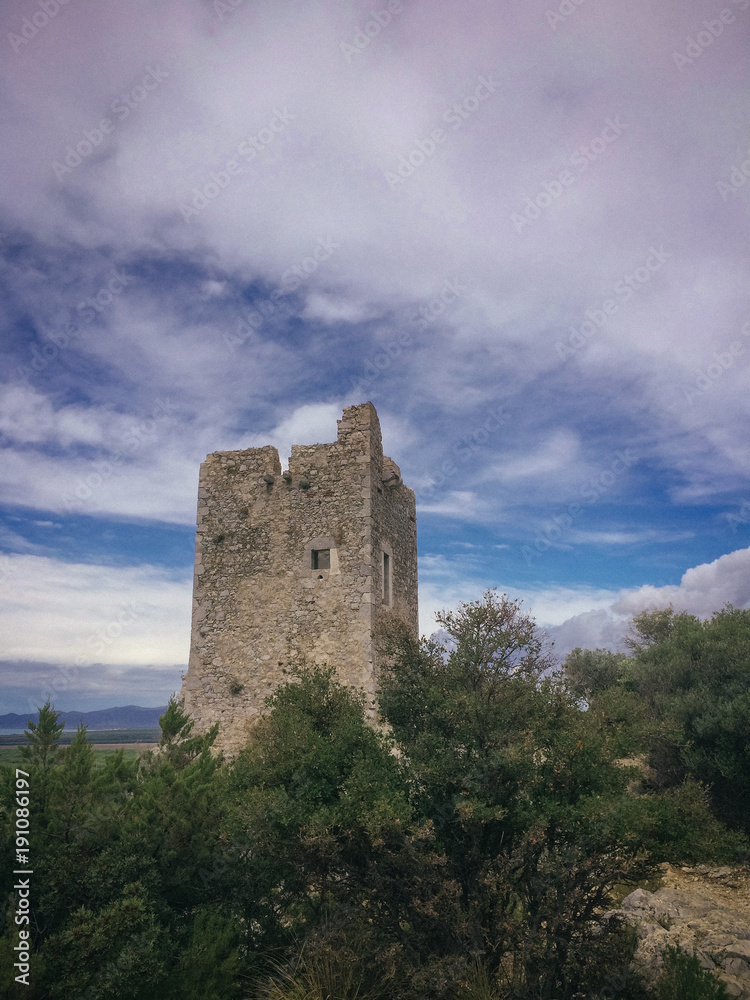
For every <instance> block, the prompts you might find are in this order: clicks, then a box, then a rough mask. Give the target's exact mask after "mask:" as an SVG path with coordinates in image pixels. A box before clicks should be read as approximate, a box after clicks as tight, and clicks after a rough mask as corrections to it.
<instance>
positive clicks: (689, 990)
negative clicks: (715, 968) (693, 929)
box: [655, 947, 730, 1000]
mask: <svg viewBox="0 0 750 1000" xmlns="http://www.w3.org/2000/svg"><path fill="white" fill-rule="evenodd" d="M655 994H656V997H657V1000H730V998H729V993H728V992H727V988H726V986H725V985H724V983H722V982H721V980H719V979H717V978H716V977H715V976H714V975H712V973H710V972H708V970H707V969H703V968H701V963H700V962H699V961H698V959H697V958H696V956H695V955H688V954H686V953H685V952H684V951H683V950H682V949H681V948H679V947H676V948H674V947H670V948H668V949H667V950H666V951H665V952H664V970H663V972H662V974H661V976H660V977H659V980H658V982H657V984H656V990H655Z"/></svg>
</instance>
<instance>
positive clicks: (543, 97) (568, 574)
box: [0, 0, 750, 713]
mask: <svg viewBox="0 0 750 1000" xmlns="http://www.w3.org/2000/svg"><path fill="white" fill-rule="evenodd" d="M48 6H50V5H48ZM52 6H54V4H53V5H52ZM636 6H637V13H636V12H634V10H633V8H632V7H628V8H627V9H621V8H620V7H618V6H617V5H616V4H615V3H614V0H585V2H584V3H582V4H580V5H577V6H574V5H571V4H566V3H565V2H563V3H562V4H558V3H555V2H549V0H532V2H529V3H524V4H523V5H519V4H515V3H513V4H511V3H505V2H500V3H498V2H492V3H490V2H483V0H468V2H467V3H465V4H461V5H455V4H449V3H448V2H447V0H431V2H430V3H427V2H407V0H402V2H399V0H391V3H390V5H389V4H388V2H384V3H372V2H370V3H359V2H351V0H350V2H334V0H330V2H324V3H313V2H306V0H281V2H274V3H271V2H270V0H265V2H264V0H240V2H239V3H237V4H236V6H231V5H227V4H223V3H220V2H217V3H214V2H213V0H185V2H184V3H181V4H179V5H177V4H172V3H168V2H166V0H154V2H149V3H140V4H132V3H125V2H124V0H112V2H111V3H108V4H107V5H101V4H99V3H95V2H93V0H76V2H71V3H69V4H66V5H63V6H61V7H60V8H59V9H58V10H57V12H56V13H54V14H53V15H52V16H49V14H45V13H44V11H43V10H42V8H41V7H40V5H39V4H38V3H36V2H34V0H29V2H26V0H25V2H24V3H23V4H22V5H21V6H17V7H16V6H14V7H13V9H12V10H8V11H3V12H2V14H0V21H2V29H3V30H2V32H1V33H0V42H2V44H3V45H4V46H5V58H4V60H3V64H4V69H3V75H2V98H3V107H4V112H3V121H2V125H1V126H0V127H1V128H2V130H3V133H4V135H3V145H2V148H3V154H2V171H3V177H4V184H3V186H2V191H1V192H0V280H1V281H2V287H3V295H2V300H1V301H0V324H1V327H2V338H1V341H0V364H1V365H2V368H1V374H0V449H2V451H1V454H0V458H1V460H2V469H3V473H2V477H0V553H1V554H0V587H2V589H3V592H4V596H3V600H2V606H1V607H0V636H1V637H2V648H1V649H0V713H2V712H3V711H19V712H24V711H26V710H29V709H32V708H33V706H34V705H36V704H38V703H39V702H40V701H43V700H44V698H45V697H46V696H47V695H49V696H50V697H51V698H52V700H53V701H54V702H55V704H56V706H57V707H58V708H60V709H64V710H68V709H92V708H99V707H109V706H111V705H115V704H129V703H136V704H142V705H158V704H164V703H165V701H166V698H167V697H168V695H169V693H170V692H171V691H173V690H175V689H176V688H179V684H180V675H181V672H182V671H183V670H184V669H185V665H186V662H187V654H188V642H189V629H190V591H191V580H192V556H193V538H194V534H193V533H194V523H195V498H196V488H197V478H198V467H199V464H200V462H201V461H202V460H203V458H204V457H205V455H206V454H207V453H208V452H211V451H216V450H222V449H229V448H242V447H252V446H257V445H263V444H268V443H271V444H275V445H277V447H279V450H280V452H281V457H282V462H283V461H284V459H285V458H286V456H287V455H288V454H289V450H290V447H291V444H292V443H299V444H304V443H312V442H315V441H330V440H333V439H335V435H336V419H337V417H339V416H340V414H341V409H342V408H343V407H344V406H346V405H349V404H352V403H359V402H364V401H365V400H367V399H370V400H372V402H373V403H374V404H375V406H376V407H377V409H378V413H379V415H380V419H381V424H382V427H383V436H384V444H385V449H386V451H387V452H388V453H389V454H390V455H391V456H392V457H393V458H394V459H395V461H396V462H397V463H398V464H399V465H400V467H401V470H402V473H403V475H404V479H405V481H406V482H407V484H408V485H410V486H412V487H413V488H414V489H415V492H416V495H417V504H418V523H419V545H420V605H421V610H422V628H423V630H424V631H425V632H429V631H431V630H432V628H433V624H432V615H433V614H434V612H435V610H437V609H439V608H441V607H447V606H451V605H454V604H455V603H456V602H457V601H459V600H471V599H474V598H476V597H478V596H480V595H481V593H482V591H483V590H484V589H485V588H486V587H490V586H497V587H498V588H499V589H500V590H502V591H507V592H509V593H510V594H512V595H513V596H520V597H522V598H523V600H524V607H525V608H527V609H528V610H530V611H531V612H533V613H534V614H535V616H536V618H537V620H538V621H539V622H540V624H542V625H543V626H545V627H547V628H548V630H549V635H550V638H553V639H554V640H555V641H556V643H557V648H558V649H559V651H560V652H561V653H564V652H565V650H566V649H569V648H571V647H572V646H573V645H575V644H580V645H584V646H597V645H610V646H612V645H614V644H616V643H617V641H618V639H619V638H620V637H621V636H622V634H623V632H624V631H625V629H626V627H627V622H628V619H629V617H631V616H632V615H633V614H634V613H636V612H637V611H639V610H640V609H641V608H643V607H647V606H664V605H666V604H668V603H670V602H672V603H673V604H674V605H675V607H679V608H686V609H687V610H689V611H691V612H693V613H695V614H699V615H703V616H707V615H710V614H711V613H712V611H714V610H716V609H718V608H720V607H722V606H723V605H724V604H725V603H726V602H728V601H729V602H732V603H733V604H735V605H736V606H740V607H747V606H749V605H750V548H748V547H749V546H750V486H749V485H748V471H749V462H748V450H747V430H748V421H747V415H748V414H747V411H748V398H749V394H748V387H749V382H750V378H749V377H748V373H749V371H750V281H749V280H748V278H749V277H750V275H749V274H748V222H749V221H750V216H749V213H748V208H749V206H750V197H749V195H748V192H749V191H750V101H748V76H747V51H748V40H749V36H750V0H731V2H728V3H727V5H726V8H724V13H723V14H722V12H721V11H719V10H717V11H716V12H715V13H712V12H711V11H708V13H707V11H706V8H705V4H703V3H699V2H697V0H685V2H680V3H678V2H676V0H669V2H664V3H661V4H659V5H655V4H651V3H640V4H637V5H636Z"/></svg>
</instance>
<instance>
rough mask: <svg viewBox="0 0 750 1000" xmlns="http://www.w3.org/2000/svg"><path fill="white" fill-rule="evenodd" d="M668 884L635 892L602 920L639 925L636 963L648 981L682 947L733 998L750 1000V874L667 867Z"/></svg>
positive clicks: (700, 867) (741, 870) (738, 870)
mask: <svg viewBox="0 0 750 1000" xmlns="http://www.w3.org/2000/svg"><path fill="white" fill-rule="evenodd" d="M663 882H664V885H663V886H662V888H660V889H657V891H656V892H647V891H646V890H645V889H636V890H635V892H631V893H630V895H629V896H627V897H626V898H625V899H624V900H623V901H622V904H621V906H620V909H619V910H611V911H610V912H609V913H605V914H604V916H603V917H602V919H603V920H607V919H610V918H611V917H613V916H615V915H619V916H621V917H623V918H624V919H625V920H627V921H628V922H630V923H632V924H635V926H636V927H637V933H638V938H639V943H638V951H637V952H636V962H638V963H639V964H640V965H641V966H642V967H643V968H644V971H645V973H646V975H647V976H648V977H649V978H652V979H653V978H654V977H655V976H656V975H657V973H658V971H659V969H660V968H661V965H662V952H663V951H664V949H665V948H667V947H668V946H669V945H673V946H674V945H680V947H681V948H682V949H683V950H684V951H686V952H689V953H692V954H695V955H697V956H698V958H699V960H700V963H701V965H702V966H703V968H704V969H709V970H710V971H711V972H713V973H714V974H715V975H717V976H718V978H719V979H721V980H722V981H723V982H724V984H725V986H726V987H727V991H728V992H729V994H730V996H732V997H739V998H741V1000H750V869H748V868H746V867H739V868H730V867H726V866H724V867H710V866H708V865H698V866H697V867H695V868H691V867H682V868H675V867H673V866H671V865H665V866H664V874H663Z"/></svg>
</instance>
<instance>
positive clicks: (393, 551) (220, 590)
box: [182, 403, 418, 753]
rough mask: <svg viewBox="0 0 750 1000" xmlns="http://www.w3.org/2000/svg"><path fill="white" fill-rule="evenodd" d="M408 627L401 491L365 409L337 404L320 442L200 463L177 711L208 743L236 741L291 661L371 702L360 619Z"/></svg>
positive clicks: (411, 571)
mask: <svg viewBox="0 0 750 1000" xmlns="http://www.w3.org/2000/svg"><path fill="white" fill-rule="evenodd" d="M384 615H398V616H399V617H400V618H401V619H403V620H404V621H405V622H406V624H407V626H408V628H409V630H410V631H411V632H412V634H413V635H414V636H416V635H417V628H418V626H417V525H416V513H415V502H414V494H413V492H412V491H411V490H410V489H408V488H407V487H406V486H404V484H403V483H402V481H401V473H400V471H399V468H398V466H397V465H396V463H395V462H393V461H392V460H391V459H390V458H388V457H386V456H384V455H383V446H382V442H381V436H380V423H379V421H378V415H377V413H376V412H375V407H374V406H373V405H372V403H363V404H361V405H359V406H348V407H347V408H346V409H345V410H344V413H343V419H341V420H339V421H338V439H337V440H336V441H335V442H333V443H332V444H315V445H294V446H293V447H292V455H291V459H290V462H289V470H288V471H287V472H284V473H283V474H282V471H281V463H280V461H279V453H278V451H277V450H276V448H274V447H271V446H270V445H269V446H267V447H264V448H248V449H246V450H244V451H220V452H214V453H213V454H212V455H209V456H208V457H207V458H206V461H205V462H204V463H203V465H202V466H201V472H200V485H199V489H198V530H197V536H196V543H195V577H194V583H193V627H192V637H191V646H190V662H189V666H188V672H187V674H186V675H185V680H184V683H183V687H182V695H183V697H184V699H185V707H186V710H187V711H188V712H189V713H190V714H191V715H192V716H193V718H194V719H195V720H196V728H197V729H198V730H199V731H204V730H205V729H207V728H208V727H209V726H210V725H212V724H213V723H214V722H219V723H220V729H219V739H218V742H217V746H219V747H220V748H222V749H224V750H226V751H228V752H230V753H233V752H235V751H236V750H238V749H239V748H240V747H241V746H242V745H243V744H244V742H245V740H246V737H247V732H248V729H249V725H250V723H251V720H252V719H253V717H254V716H256V715H257V714H258V712H260V711H261V710H262V709H263V703H264V699H265V698H266V696H267V695H269V694H270V693H271V692H272V691H273V690H274V688H276V686H277V685H278V684H279V683H280V682H281V681H283V680H284V679H285V676H286V675H285V674H284V673H283V672H282V671H283V669H284V668H285V667H288V666H290V665H293V664H305V663H306V664H324V663H325V664H328V665H329V666H331V667H335V669H336V671H337V674H338V677H339V679H340V680H341V681H342V682H343V683H347V684H351V685H354V686H356V687H357V688H358V689H359V690H361V691H363V692H364V693H365V695H366V696H367V698H368V700H371V698H372V696H373V694H374V692H375V686H376V672H377V663H376V662H375V657H374V650H373V627H374V626H375V623H376V621H377V620H378V618H379V617H380V616H384Z"/></svg>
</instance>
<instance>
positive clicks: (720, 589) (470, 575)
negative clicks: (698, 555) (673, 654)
mask: <svg viewBox="0 0 750 1000" xmlns="http://www.w3.org/2000/svg"><path fill="white" fill-rule="evenodd" d="M477 565H478V564H477V561H476V559H475V558H473V557H463V558H458V559H452V560H449V559H446V558H445V557H444V556H442V555H437V556H424V557H422V558H420V560H419V578H420V587H419V608H420V630H421V632H422V633H423V634H425V635H430V634H431V633H432V632H434V631H435V628H436V625H435V618H434V614H435V612H436V611H439V610H441V609H443V608H452V607H455V606H456V605H457V604H458V603H459V602H460V601H475V600H478V599H479V598H480V597H481V595H482V593H483V592H484V591H485V590H486V589H488V588H489V587H493V586H497V587H498V589H499V590H500V591H501V592H502V591H503V590H507V591H508V593H509V594H510V596H511V597H514V598H516V597H520V598H521V599H522V600H523V602H524V606H523V609H524V611H525V612H527V613H529V614H531V615H533V616H534V618H535V619H536V622H537V624H538V625H539V626H540V627H542V628H544V629H545V630H546V631H547V632H548V634H549V636H550V638H552V639H553V640H554V641H555V652H556V654H558V655H560V656H564V655H565V653H567V652H568V651H569V650H571V649H572V648H573V647H574V646H581V647H583V648H588V649H593V648H597V647H605V648H609V649H622V648H623V646H622V642H621V640H622V636H623V635H624V634H625V633H626V632H627V628H628V624H629V622H630V619H631V618H633V617H634V615H636V614H638V613H639V612H640V611H643V610H644V609H645V608H650V607H658V608H663V607H666V606H667V605H668V604H672V605H673V606H674V608H675V610H676V611H683V610H685V611H687V612H689V613H690V614H693V615H696V616H697V617H699V618H709V617H710V616H711V615H712V614H713V613H714V612H715V611H718V610H720V609H721V608H722V607H724V605H726V604H727V603H729V604H732V605H734V606H735V607H738V608H744V607H750V548H747V549H739V550H738V551H736V552H731V553H729V554H728V555H724V556H721V557H720V558H719V559H716V560H714V561H713V562H711V563H704V564H702V565H700V566H695V567H692V568H691V569H689V570H687V571H686V572H685V573H684V574H683V576H682V580H681V581H680V583H679V584H677V585H673V586H662V587H654V586H651V585H644V586H642V587H634V588H631V589H628V590H620V591H616V590H607V589H604V588H600V589H597V588H594V587H564V586H563V587H541V588H529V589H524V588H518V587H514V588H506V587H504V585H503V584H502V583H498V582H497V581H496V580H489V579H486V578H485V579H483V578H482V576H481V575H480V574H479V573H477Z"/></svg>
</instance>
